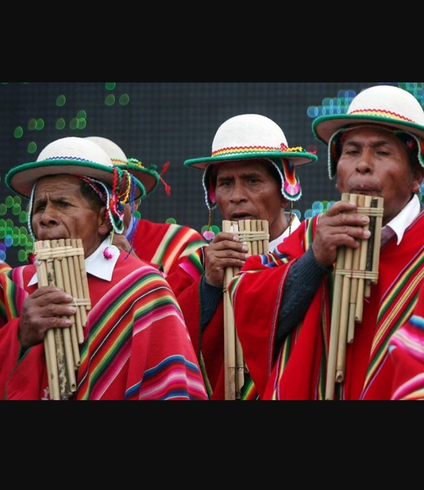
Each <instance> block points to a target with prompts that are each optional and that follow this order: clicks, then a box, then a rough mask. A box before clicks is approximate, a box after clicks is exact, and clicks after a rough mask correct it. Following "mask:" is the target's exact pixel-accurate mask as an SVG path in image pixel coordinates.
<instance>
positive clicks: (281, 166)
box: [184, 114, 318, 210]
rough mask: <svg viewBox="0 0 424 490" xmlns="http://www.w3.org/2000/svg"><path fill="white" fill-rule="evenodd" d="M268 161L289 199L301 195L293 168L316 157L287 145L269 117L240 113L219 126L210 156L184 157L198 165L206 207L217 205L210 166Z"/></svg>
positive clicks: (279, 130) (211, 167)
mask: <svg viewBox="0 0 424 490" xmlns="http://www.w3.org/2000/svg"><path fill="white" fill-rule="evenodd" d="M246 160H267V161H268V162H269V163H271V164H272V165H273V166H274V167H275V168H276V169H277V171H278V173H279V175H280V177H281V192H282V194H283V195H284V197H286V198H287V199H288V200H290V201H297V200H299V199H300V197H301V196H302V189H301V186H300V182H299V179H298V178H297V176H296V172H295V167H298V166H301V165H308V164H310V163H312V162H316V161H317V160H318V157H317V156H316V155H315V154H313V153H309V152H307V151H306V150H304V149H303V148H302V147H293V148H290V147H289V146H288V143H287V139H286V136H285V134H284V132H283V130H282V129H281V128H280V126H278V124H276V123H275V122H274V121H273V120H272V119H269V118H268V117H265V116H262V115H260V114H241V115H238V116H234V117H232V118H230V119H228V120H227V121H225V122H224V123H223V124H221V126H220V127H219V128H218V130H217V132H216V134H215V137H214V139H213V142H212V156H210V157H205V158H196V159H191V160H186V161H185V162H184V165H185V166H187V167H194V168H200V169H203V170H204V173H203V188H204V191H205V201H206V206H207V207H208V209H209V210H212V209H214V208H215V207H216V201H215V193H214V189H212V182H213V178H212V176H211V173H212V170H213V168H215V166H216V165H217V164H219V165H222V164H225V162H235V161H240V162H242V161H246Z"/></svg>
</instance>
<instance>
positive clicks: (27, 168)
mask: <svg viewBox="0 0 424 490" xmlns="http://www.w3.org/2000/svg"><path fill="white" fill-rule="evenodd" d="M62 174H67V175H84V176H86V177H91V178H93V179H97V180H99V181H100V182H103V183H105V184H106V185H108V186H109V187H111V188H112V187H113V183H114V173H113V167H112V166H111V167H110V170H109V168H108V167H105V165H101V164H96V163H94V162H88V161H84V160H81V161H73V162H72V164H70V162H69V160H41V161H38V162H31V163H25V164H23V165H20V166H18V167H15V168H12V169H11V170H10V171H9V172H8V174H7V175H6V178H5V182H6V185H7V186H8V187H9V189H11V190H12V191H14V192H16V193H18V194H20V195H21V196H23V197H27V198H30V196H31V192H32V188H33V186H34V183H35V182H36V181H37V180H38V179H40V178H41V177H47V176H49V175H62ZM136 179H137V177H136ZM136 187H137V194H136V196H135V199H139V198H140V197H143V196H144V195H145V193H146V191H145V189H144V186H143V184H142V183H141V182H139V181H138V180H137V181H136Z"/></svg>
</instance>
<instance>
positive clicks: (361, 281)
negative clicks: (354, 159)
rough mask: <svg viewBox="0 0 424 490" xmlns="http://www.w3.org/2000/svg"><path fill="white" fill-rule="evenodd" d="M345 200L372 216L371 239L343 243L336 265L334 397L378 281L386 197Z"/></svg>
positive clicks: (330, 374) (330, 379)
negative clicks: (353, 245)
mask: <svg viewBox="0 0 424 490" xmlns="http://www.w3.org/2000/svg"><path fill="white" fill-rule="evenodd" d="M342 200H343V201H350V202H352V203H354V204H356V205H357V211H356V212H357V213H358V214H363V215H366V216H369V218H370V221H369V224H368V225H367V226H365V227H364V229H368V230H370V231H371V237H370V238H369V240H361V243H360V247H359V248H356V249H352V248H350V247H339V249H338V252H337V261H336V264H335V267H334V284H333V299H332V307H331V308H332V309H331V328H330V344H329V351H328V360H327V380H326V393H325V399H326V400H333V399H334V389H335V383H343V382H344V379H345V364H346V346H347V344H351V343H353V341H354V332H355V323H361V322H362V317H363V307H364V298H369V297H370V295H371V285H373V284H377V282H378V266H379V260H380V245H381V229H382V222H383V213H384V208H383V204H384V200H383V198H381V197H372V196H364V195H357V194H343V195H342Z"/></svg>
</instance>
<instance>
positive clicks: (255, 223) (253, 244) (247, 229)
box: [222, 220, 269, 400]
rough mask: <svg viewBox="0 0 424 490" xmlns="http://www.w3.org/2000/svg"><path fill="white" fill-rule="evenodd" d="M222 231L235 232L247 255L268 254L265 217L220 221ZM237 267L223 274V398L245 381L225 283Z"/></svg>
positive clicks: (234, 396) (233, 396)
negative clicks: (246, 249)
mask: <svg viewBox="0 0 424 490" xmlns="http://www.w3.org/2000/svg"><path fill="white" fill-rule="evenodd" d="M222 231H225V232H230V233H234V234H236V235H237V236H238V237H239V239H240V242H242V243H246V244H247V248H248V252H249V254H250V255H258V254H267V253H269V223H268V221H266V220H241V221H228V220H224V221H223V222H222ZM238 272H239V269H238V268H237V267H227V269H225V275H224V285H223V294H224V365H225V399H226V400H240V399H241V390H242V388H243V385H244V382H245V373H247V372H248V370H247V367H246V366H245V362H244V357H243V351H242V348H241V344H240V341H239V339H238V336H237V331H236V326H235V322H234V312H233V308H232V305H231V300H230V293H229V291H228V285H229V284H230V282H231V280H232V279H233V278H234V277H235V276H236V275H237V273H238Z"/></svg>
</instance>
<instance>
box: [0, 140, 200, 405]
mask: <svg viewBox="0 0 424 490" xmlns="http://www.w3.org/2000/svg"><path fill="white" fill-rule="evenodd" d="M6 184H7V185H8V186H9V188H10V189H11V190H12V191H14V192H17V193H18V194H20V195H22V196H24V197H26V198H29V203H30V204H29V212H28V215H29V219H28V225H29V228H30V233H31V235H32V236H33V238H34V240H35V241H36V244H39V243H40V242H41V241H44V242H45V241H49V242H52V243H53V242H55V241H56V240H61V239H65V241H66V240H68V239H72V240H73V239H80V240H82V244H83V252H84V258H85V262H84V263H85V269H86V273H87V282H88V288H89V296H90V302H91V309H90V310H89V312H88V314H87V320H86V325H85V326H84V338H83V341H82V343H81V352H80V354H81V356H80V364H79V368H78V372H77V378H76V379H77V389H76V391H75V392H74V393H73V395H72V396H71V397H70V398H71V399H75V400H176V399H177V400H205V399H207V394H206V390H205V387H204V383H203V379H202V375H201V371H200V367H199V364H198V362H197V359H196V355H195V352H194V350H193V346H192V344H191V342H190V339H189V336H188V332H187V327H186V325H185V323H184V319H183V316H182V313H181V310H180V308H179V306H178V304H177V302H176V298H175V295H174V294H173V293H172V291H171V289H170V287H169V285H168V283H167V282H166V280H165V279H164V277H163V276H162V274H161V273H160V272H159V271H158V270H157V269H155V268H154V267H152V266H151V265H148V264H146V263H144V262H143V261H141V260H140V259H138V258H136V257H133V256H131V255H128V254H127V253H119V250H118V249H117V248H116V247H114V246H113V245H112V235H113V234H114V233H118V234H119V233H122V232H123V208H124V205H125V204H126V203H128V202H129V203H131V202H132V200H133V199H139V198H142V197H143V196H144V195H145V189H144V187H143V185H142V184H141V183H140V182H139V181H138V180H137V179H136V178H135V177H134V176H133V175H131V174H130V173H128V172H127V171H126V170H123V169H120V168H118V167H116V166H114V165H113V164H112V162H111V160H110V158H109V157H108V155H107V154H106V153H105V152H104V151H103V150H102V149H101V148H100V147H99V146H98V145H96V144H95V143H93V142H91V141H88V140H86V139H84V138H75V137H70V138H62V139H59V140H56V141H54V142H52V143H50V144H49V145H47V147H46V148H45V149H44V150H43V151H42V152H41V153H40V155H39V157H38V159H37V161H36V162H32V163H27V164H24V165H20V166H18V167H15V168H13V169H12V170H11V171H10V172H9V173H8V174H7V176H6ZM36 250H37V249H36ZM36 253H37V251H36ZM35 260H37V255H35ZM40 261H41V259H40ZM55 265H56V263H55ZM40 270H41V269H40ZM36 271H38V269H36V265H35V264H32V265H26V266H22V267H18V268H15V269H12V270H11V271H7V272H6V273H3V274H0V285H1V288H0V327H1V328H0V366H1V369H0V393H1V398H3V399H7V400H18V399H19V400H49V399H52V394H51V392H50V384H49V381H50V379H48V374H49V378H50V372H51V371H52V369H51V365H52V360H51V359H50V357H46V353H45V350H46V349H45V345H44V343H43V341H44V339H45V338H46V337H47V336H49V332H50V331H51V329H55V331H56V332H57V331H59V330H65V329H67V328H70V327H71V326H72V318H73V316H74V315H75V314H76V310H77V308H76V298H75V297H73V296H72V295H71V294H69V293H67V292H65V291H64V290H63V289H61V288H59V287H58V286H57V285H55V284H54V283H50V281H49V284H50V285H47V286H45V285H43V286H40V285H39V284H38V281H39V280H40V282H41V275H40V277H38V272H37V274H36ZM57 277H58V276H56V279H57ZM53 399H57V398H53ZM60 399H63V398H62V397H61V398H60Z"/></svg>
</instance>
